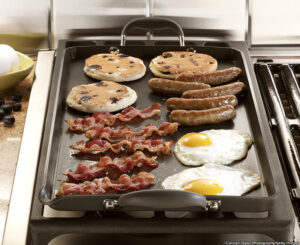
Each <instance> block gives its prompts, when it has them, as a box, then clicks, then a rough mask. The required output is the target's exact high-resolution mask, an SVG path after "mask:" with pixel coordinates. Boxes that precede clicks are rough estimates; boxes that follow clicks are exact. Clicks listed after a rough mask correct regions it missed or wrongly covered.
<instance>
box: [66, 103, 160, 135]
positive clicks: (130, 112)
mask: <svg viewBox="0 0 300 245" xmlns="http://www.w3.org/2000/svg"><path fill="white" fill-rule="evenodd" d="M160 108H161V105H160V104H159V103H155V104H153V105H151V106H150V107H148V108H145V109H142V110H139V109H136V108H134V107H132V106H130V107H127V108H125V109H124V110H123V111H122V112H120V113H117V114H110V113H107V112H106V113H105V112H98V113H94V114H93V115H92V116H87V117H85V118H77V119H75V120H73V119H69V120H66V121H65V122H66V123H67V124H68V125H69V130H70V131H76V132H85V131H87V130H88V129H90V128H91V127H93V126H95V125H108V126H112V125H114V124H115V122H116V121H117V119H118V120H120V121H122V122H130V121H132V120H133V119H135V118H138V117H139V118H141V119H148V118H151V117H153V116H154V115H156V114H159V113H160Z"/></svg>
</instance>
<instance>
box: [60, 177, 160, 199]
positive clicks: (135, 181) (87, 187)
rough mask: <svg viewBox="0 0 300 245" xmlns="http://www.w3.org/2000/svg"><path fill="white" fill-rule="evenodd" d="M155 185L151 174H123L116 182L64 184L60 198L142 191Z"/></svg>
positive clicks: (103, 180)
mask: <svg viewBox="0 0 300 245" xmlns="http://www.w3.org/2000/svg"><path fill="white" fill-rule="evenodd" d="M154 184H155V177H154V175H153V174H151V173H147V172H140V173H138V174H137V175H135V176H133V177H130V176H128V175H127V174H122V175H121V176H120V178H119V179H118V180H116V181H113V180H110V179H109V178H108V177H104V178H101V179H94V180H93V181H85V182H83V183H81V184H74V183H62V184H60V191H59V193H58V194H57V195H58V196H65V195H70V194H105V193H107V191H108V190H109V189H112V190H116V191H117V192H124V191H129V190H141V189H145V188H149V187H150V186H151V185H154Z"/></svg>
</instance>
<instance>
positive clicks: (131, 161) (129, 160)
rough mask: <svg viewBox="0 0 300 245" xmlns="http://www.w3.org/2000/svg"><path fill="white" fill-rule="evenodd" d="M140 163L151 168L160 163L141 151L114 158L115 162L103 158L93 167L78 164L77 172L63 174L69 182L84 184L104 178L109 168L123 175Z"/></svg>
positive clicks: (82, 163)
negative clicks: (87, 181) (84, 182)
mask: <svg viewBox="0 0 300 245" xmlns="http://www.w3.org/2000/svg"><path fill="white" fill-rule="evenodd" d="M140 163H145V164H147V165H148V166H150V167H157V166H158V162H157V161H156V157H151V158H149V157H146V156H145V154H144V153H143V152H141V151H136V152H135V153H134V154H133V155H131V156H127V157H121V158H117V157H116V158H114V159H113V160H112V159H111V158H110V157H109V156H104V157H101V158H100V160H99V161H98V162H97V163H95V164H92V165H88V164H86V163H84V162H81V163H79V164H78V166H77V168H76V170H75V172H70V171H69V172H65V173H63V174H64V175H65V176H67V177H68V179H69V182H74V183H78V182H82V181H86V180H91V179H95V178H99V177H102V176H104V175H105V174H106V173H107V172H108V171H109V168H115V169H118V170H119V171H120V172H122V173H126V172H129V171H130V170H132V169H133V168H134V167H136V166H138V165H139V164H140Z"/></svg>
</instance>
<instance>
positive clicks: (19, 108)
mask: <svg viewBox="0 0 300 245" xmlns="http://www.w3.org/2000/svg"><path fill="white" fill-rule="evenodd" d="M21 108H22V105H21V104H20V103H19V102H16V103H15V104H14V105H13V109H14V111H20V110H21Z"/></svg>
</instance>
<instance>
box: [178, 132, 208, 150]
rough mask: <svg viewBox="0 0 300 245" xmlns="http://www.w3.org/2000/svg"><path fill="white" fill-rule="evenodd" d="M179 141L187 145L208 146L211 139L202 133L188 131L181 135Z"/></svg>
mask: <svg viewBox="0 0 300 245" xmlns="http://www.w3.org/2000/svg"><path fill="white" fill-rule="evenodd" d="M180 141H181V143H182V144H183V145H185V146H189V147H197V146H208V145H211V144H212V142H211V139H210V138H209V137H208V136H207V135H206V134H202V133H189V134H186V135H184V136H183V137H181V139H180Z"/></svg>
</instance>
